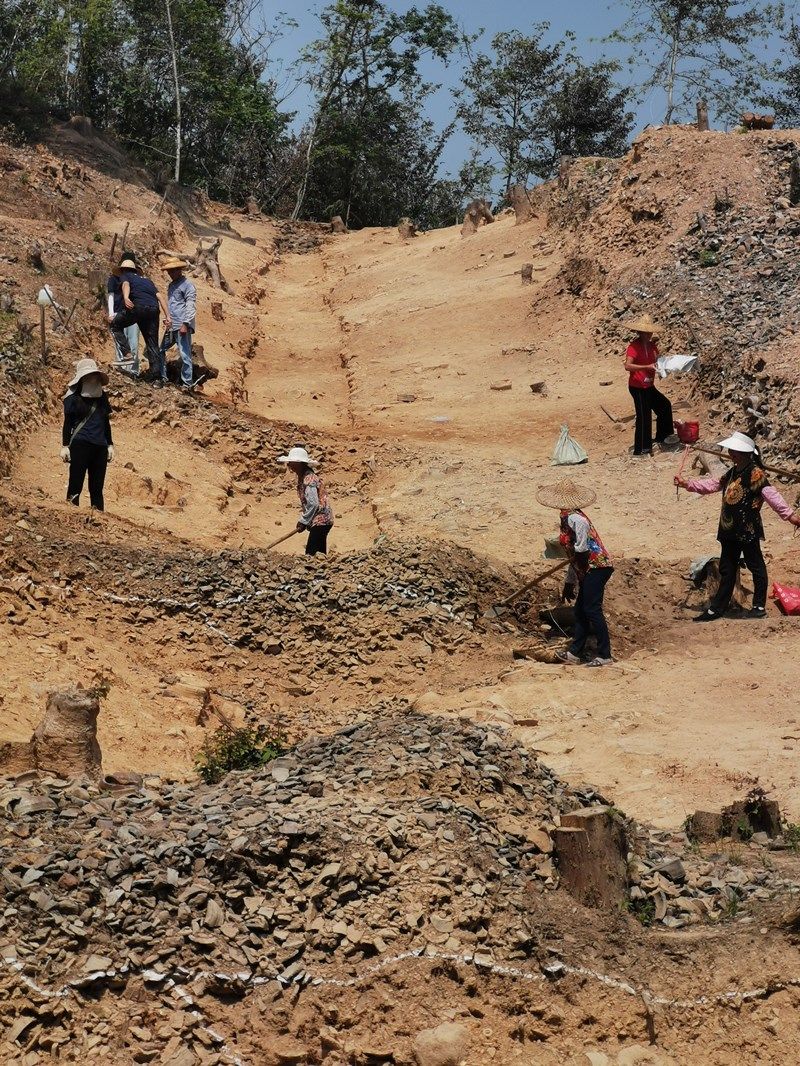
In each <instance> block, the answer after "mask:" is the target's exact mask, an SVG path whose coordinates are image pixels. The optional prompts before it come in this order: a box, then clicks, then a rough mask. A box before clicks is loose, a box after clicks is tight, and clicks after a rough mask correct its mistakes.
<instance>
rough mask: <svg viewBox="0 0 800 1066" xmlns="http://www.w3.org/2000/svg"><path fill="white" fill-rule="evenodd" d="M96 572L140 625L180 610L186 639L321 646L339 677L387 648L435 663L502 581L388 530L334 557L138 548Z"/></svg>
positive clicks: (316, 659) (469, 627)
mask: <svg viewBox="0 0 800 1066" xmlns="http://www.w3.org/2000/svg"><path fill="white" fill-rule="evenodd" d="M119 563H120V560H118V561H117V565H118V566H119ZM62 569H63V570H64V572H65V573H67V571H68V568H67V567H62ZM95 582H96V583H97V585H98V588H99V589H100V590H101V594H102V595H103V596H104V597H105V598H106V599H108V600H109V601H110V602H115V603H118V604H120V605H121V606H122V607H123V609H124V610H125V611H126V612H127V616H126V617H127V621H128V622H129V623H130V624H131V625H136V624H142V623H146V622H148V621H152V620H153V619H154V618H155V617H159V616H160V617H172V618H174V619H175V620H176V622H177V624H178V625H179V627H180V632H181V635H182V636H183V637H184V638H186V639H192V638H193V637H195V636H197V635H198V632H199V631H202V630H203V627H206V630H208V628H209V627H210V629H211V631H212V632H213V633H214V634H216V635H217V636H219V637H221V638H222V639H223V640H224V641H226V642H227V643H228V644H231V645H235V646H237V647H241V648H246V649H250V650H252V651H262V652H265V653H267V654H270V655H284V654H286V655H301V656H309V655H311V656H313V664H314V665H313V669H314V670H315V671H324V670H329V671H330V672H334V671H335V672H336V674H337V676H340V677H342V676H344V677H346V676H348V675H349V673H351V672H353V671H354V670H357V671H363V670H364V669H365V668H367V669H368V668H369V667H370V666H371V665H372V664H373V663H374V662H375V660H376V658H377V657H378V656H380V655H381V653H383V652H391V653H392V654H393V655H397V656H398V661H400V660H402V659H403V656H404V652H405V653H407V655H408V656H411V657H414V658H418V659H419V660H420V661H421V662H424V661H425V659H426V658H427V657H429V656H430V655H431V654H432V653H433V652H435V651H436V650H437V649H440V648H441V649H443V650H444V651H445V652H447V653H449V654H452V653H453V652H455V651H456V650H457V649H458V648H460V647H461V646H468V645H469V644H470V642H471V641H473V639H474V631H475V629H476V625H477V623H478V620H479V618H480V616H481V614H482V612H483V610H485V608H486V607H487V606H488V605H489V604H490V603H491V602H492V601H493V600H494V599H496V598H497V596H498V587H499V588H500V589H501V590H502V588H503V581H502V578H500V576H499V575H498V573H497V572H496V571H494V570H493V569H491V568H487V567H484V566H482V565H481V563H480V561H479V560H477V559H475V557H474V556H472V555H471V554H470V553H469V552H467V551H465V550H463V549H457V548H449V547H448V548H439V547H432V546H430V545H426V544H423V543H418V542H413V541H409V542H393V541H388V540H383V541H380V542H379V543H377V544H376V545H375V546H374V547H372V548H370V549H368V550H366V551H362V552H357V553H353V554H351V555H347V556H341V557H336V556H332V557H330V558H328V559H327V560H325V561H324V562H320V561H319V560H315V559H307V558H305V557H296V556H286V555H280V554H269V553H261V552H257V551H248V552H223V553H221V554H219V555H215V556H209V555H208V554H205V553H202V552H199V551H188V552H186V553H185V554H182V555H180V556H175V557H173V558H171V559H170V560H169V561H168V564H167V565H165V564H164V561H163V560H162V559H159V558H155V557H153V556H152V554H149V553H146V552H141V553H132V554H130V556H129V559H128V563H127V565H125V564H123V565H122V566H119V569H118V570H117V572H116V573H115V574H113V576H112V574H111V573H110V572H109V573H107V574H106V575H100V576H97V577H96V578H94V579H93V584H94V583H95Z"/></svg>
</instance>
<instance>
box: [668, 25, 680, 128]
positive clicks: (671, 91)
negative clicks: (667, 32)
mask: <svg viewBox="0 0 800 1066" xmlns="http://www.w3.org/2000/svg"><path fill="white" fill-rule="evenodd" d="M680 36H681V24H680V22H678V23H676V25H675V27H674V29H673V35H672V47H671V48H670V54H669V70H668V72H667V85H666V89H667V113H666V115H665V116H664V125H665V126H668V125H669V124H670V122H672V115H673V113H674V111H675V75H676V73H677V70H678V48H679V42H680Z"/></svg>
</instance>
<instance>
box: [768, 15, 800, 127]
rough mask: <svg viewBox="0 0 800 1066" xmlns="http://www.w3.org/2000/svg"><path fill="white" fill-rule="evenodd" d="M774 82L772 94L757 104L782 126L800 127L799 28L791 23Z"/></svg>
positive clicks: (794, 23)
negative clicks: (770, 112)
mask: <svg viewBox="0 0 800 1066" xmlns="http://www.w3.org/2000/svg"><path fill="white" fill-rule="evenodd" d="M775 80H776V82H777V86H776V88H775V91H774V92H771V93H768V94H766V95H764V96H763V97H761V98H760V99H759V101H758V102H759V103H760V104H763V106H765V107H770V108H772V109H773V110H774V112H775V116H776V118H777V119H778V121H779V122H780V123H781V125H783V126H787V127H791V126H800V27H799V26H798V25H797V23H796V22H794V21H792V22H791V23H790V24H789V26H788V28H787V31H786V36H785V38H784V50H783V64H782V66H781V67H780V68H779V70H778V72H777V74H776V76H775Z"/></svg>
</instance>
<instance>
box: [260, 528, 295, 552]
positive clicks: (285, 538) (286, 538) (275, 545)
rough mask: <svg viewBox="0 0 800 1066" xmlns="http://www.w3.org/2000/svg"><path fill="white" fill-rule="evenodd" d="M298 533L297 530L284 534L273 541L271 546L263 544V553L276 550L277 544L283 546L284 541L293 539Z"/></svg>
mask: <svg viewBox="0 0 800 1066" xmlns="http://www.w3.org/2000/svg"><path fill="white" fill-rule="evenodd" d="M299 532H300V530H299V529H293V530H292V531H291V533H284V534H283V536H282V537H278V539H277V540H273V541H272V543H271V544H265V545H264V551H265V552H266V551H269V550H270V548H277V547H278V545H279V544H283V542H284V541H285V540H288V539H289V538H290V537H293V536H294V535H295V533H299Z"/></svg>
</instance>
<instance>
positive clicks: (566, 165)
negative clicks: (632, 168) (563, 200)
mask: <svg viewBox="0 0 800 1066" xmlns="http://www.w3.org/2000/svg"><path fill="white" fill-rule="evenodd" d="M634 148H636V145H634ZM635 162H636V159H634V163H635ZM571 166H572V156H569V155H562V156H561V159H560V160H559V163H558V187H559V189H567V188H569V171H570V167H571Z"/></svg>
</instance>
